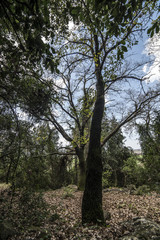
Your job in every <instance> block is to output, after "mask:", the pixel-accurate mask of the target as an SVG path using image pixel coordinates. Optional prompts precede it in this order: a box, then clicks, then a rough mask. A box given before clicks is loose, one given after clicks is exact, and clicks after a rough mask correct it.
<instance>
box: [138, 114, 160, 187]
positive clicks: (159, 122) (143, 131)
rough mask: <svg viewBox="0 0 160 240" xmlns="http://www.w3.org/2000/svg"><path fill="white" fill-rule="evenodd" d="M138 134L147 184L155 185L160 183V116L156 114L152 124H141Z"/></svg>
mask: <svg viewBox="0 0 160 240" xmlns="http://www.w3.org/2000/svg"><path fill="white" fill-rule="evenodd" d="M138 132H139V135H140V144H141V149H142V153H143V164H144V167H145V171H146V174H145V176H146V179H145V181H146V183H147V184H149V185H154V184H155V183H156V182H159V181H160V175H159V170H158V169H159V167H160V166H159V164H160V161H159V155H160V154H159V150H160V149H159V141H160V114H159V112H156V113H155V117H154V119H153V120H152V121H151V122H146V123H145V124H139V126H138Z"/></svg>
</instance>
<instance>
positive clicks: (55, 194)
mask: <svg viewBox="0 0 160 240" xmlns="http://www.w3.org/2000/svg"><path fill="white" fill-rule="evenodd" d="M82 195H83V193H82V192H80V191H77V190H76V189H74V188H62V189H59V190H55V191H53V190H52V191H46V192H45V193H44V196H43V197H44V199H45V202H46V203H47V213H48V215H44V216H43V215H41V213H40V212H39V216H41V217H42V219H41V224H39V225H38V224H37V226H36V224H35V223H34V224H31V223H30V224H29V225H28V227H25V224H26V222H27V220H26V221H25V218H26V219H27V217H29V218H33V217H34V216H32V212H28V213H27V214H28V215H29V216H28V215H27V216H26V215H25V214H24V211H23V214H22V213H20V211H19V210H16V206H17V205H16V201H15V202H14V201H13V205H15V206H14V207H13V208H14V209H15V212H14V211H13V212H14V215H13V214H12V215H10V214H9V215H10V217H9V218H10V219H9V218H8V221H10V220H11V218H12V224H13V225H14V226H16V225H17V229H19V230H18V234H16V235H15V236H14V237H13V236H12V237H10V238H9V239H10V240H15V239H16V240H31V239H37V240H46V239H50V240H63V239H64V240H67V239H70V240H71V239H76V240H78V239H80V240H96V239H109V240H117V239H119V238H120V237H121V236H122V235H123V234H124V233H126V232H127V231H128V229H124V227H123V224H122V223H124V222H126V221H129V220H131V219H133V218H136V217H142V216H143V217H145V218H148V219H151V220H153V221H154V222H157V223H160V194H157V193H155V192H153V193H151V194H149V195H131V194H129V192H125V191H121V190H119V189H112V191H107V192H104V193H103V209H104V212H109V213H110V215H111V218H110V219H108V220H106V226H92V225H85V226H82V225H81V202H82ZM2 196H3V198H5V197H7V195H6V196H5V194H3V195H2ZM2 196H1V198H2ZM1 198H0V199H1ZM17 201H18V194H17ZM3 204H6V201H5V202H2V205H1V207H0V214H1V215H2V211H3V215H5V214H4V206H3ZM32 207H33V212H34V206H32ZM2 209H3V210H2ZM25 209H26V208H25ZM18 211H19V212H18ZM21 218H24V219H23V221H24V228H22V225H23V221H22V220H20V219H21ZM18 222H19V223H18ZM14 223H16V225H15V224H14ZM26 225H27V224H26Z"/></svg>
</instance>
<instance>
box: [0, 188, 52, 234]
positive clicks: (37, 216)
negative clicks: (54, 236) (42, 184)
mask: <svg viewBox="0 0 160 240" xmlns="http://www.w3.org/2000/svg"><path fill="white" fill-rule="evenodd" d="M1 195H2V197H3V202H2V203H1V207H0V213H1V219H2V220H3V221H5V220H8V219H9V221H11V222H12V225H13V227H14V228H16V230H18V231H23V230H26V229H29V227H33V226H34V227H35V228H36V227H40V226H43V223H44V222H45V220H46V219H48V217H49V212H48V210H47V208H48V206H47V204H46V202H45V200H44V197H43V193H42V192H33V191H29V190H26V189H24V190H23V191H18V192H10V191H5V192H1Z"/></svg>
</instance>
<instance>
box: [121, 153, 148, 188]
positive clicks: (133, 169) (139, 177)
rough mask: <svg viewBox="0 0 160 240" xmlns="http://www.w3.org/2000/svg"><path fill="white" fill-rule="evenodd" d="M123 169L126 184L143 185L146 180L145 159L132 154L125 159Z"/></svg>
mask: <svg viewBox="0 0 160 240" xmlns="http://www.w3.org/2000/svg"><path fill="white" fill-rule="evenodd" d="M122 171H123V173H124V175H125V184H127V185H128V184H134V185H138V186H139V185H141V184H143V183H144V182H145V180H144V177H145V168H144V164H143V160H142V159H141V158H140V157H139V156H136V155H132V156H131V157H129V158H128V159H127V160H125V161H124V165H123V168H122Z"/></svg>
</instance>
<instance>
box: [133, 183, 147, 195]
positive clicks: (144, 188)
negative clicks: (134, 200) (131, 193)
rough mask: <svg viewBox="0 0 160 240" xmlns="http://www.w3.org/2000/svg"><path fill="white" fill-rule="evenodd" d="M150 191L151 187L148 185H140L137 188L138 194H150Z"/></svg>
mask: <svg viewBox="0 0 160 240" xmlns="http://www.w3.org/2000/svg"><path fill="white" fill-rule="evenodd" d="M149 192H150V187H149V186H147V185H142V186H139V187H138V189H137V190H136V194H137V195H144V194H148V193H149Z"/></svg>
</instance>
